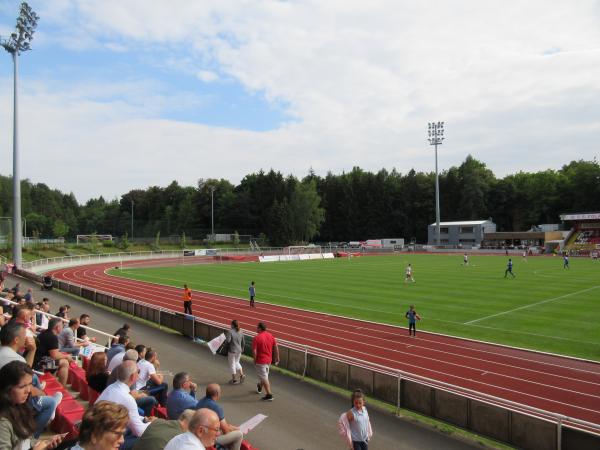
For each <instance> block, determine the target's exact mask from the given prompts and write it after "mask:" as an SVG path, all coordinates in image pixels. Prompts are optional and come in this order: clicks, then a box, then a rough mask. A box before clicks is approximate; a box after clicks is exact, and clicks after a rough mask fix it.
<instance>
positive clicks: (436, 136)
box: [428, 122, 444, 245]
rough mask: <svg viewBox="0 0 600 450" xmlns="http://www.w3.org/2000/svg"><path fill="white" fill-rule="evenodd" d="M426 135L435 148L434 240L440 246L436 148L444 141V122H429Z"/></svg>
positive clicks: (438, 181)
mask: <svg viewBox="0 0 600 450" xmlns="http://www.w3.org/2000/svg"><path fill="white" fill-rule="evenodd" d="M428 135H429V137H428V140H429V144H430V145H434V146H435V223H436V227H435V240H436V242H437V245H440V244H441V240H440V178H439V173H438V157H437V148H438V145H442V141H443V140H444V122H430V123H429V130H428Z"/></svg>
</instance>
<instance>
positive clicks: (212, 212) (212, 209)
mask: <svg viewBox="0 0 600 450" xmlns="http://www.w3.org/2000/svg"><path fill="white" fill-rule="evenodd" d="M215 189H217V188H216V187H214V186H211V187H210V222H211V227H210V230H211V231H210V236H211V239H212V240H213V241H215Z"/></svg>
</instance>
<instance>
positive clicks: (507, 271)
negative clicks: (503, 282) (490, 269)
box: [504, 258, 515, 278]
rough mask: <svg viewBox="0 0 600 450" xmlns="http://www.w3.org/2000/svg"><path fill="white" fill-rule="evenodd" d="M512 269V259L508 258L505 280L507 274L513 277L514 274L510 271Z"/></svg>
mask: <svg viewBox="0 0 600 450" xmlns="http://www.w3.org/2000/svg"><path fill="white" fill-rule="evenodd" d="M512 267H513V262H512V259H510V258H508V264H507V265H506V270H505V271H504V278H506V277H507V275H508V274H509V273H510V274H511V275H512V277H513V278H514V277H515V274H514V273H513V271H512Z"/></svg>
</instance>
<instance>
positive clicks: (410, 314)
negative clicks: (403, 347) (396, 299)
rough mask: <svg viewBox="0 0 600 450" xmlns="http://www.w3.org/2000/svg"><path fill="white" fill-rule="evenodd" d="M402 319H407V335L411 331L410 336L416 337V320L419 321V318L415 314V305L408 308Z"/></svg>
mask: <svg viewBox="0 0 600 450" xmlns="http://www.w3.org/2000/svg"><path fill="white" fill-rule="evenodd" d="M404 317H406V318H407V319H408V335H409V336H410V335H411V330H412V335H413V336H416V335H417V320H421V316H419V314H417V312H416V311H415V305H410V307H409V308H408V311H406V314H405V315H404Z"/></svg>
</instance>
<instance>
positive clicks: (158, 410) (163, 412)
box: [151, 405, 169, 419]
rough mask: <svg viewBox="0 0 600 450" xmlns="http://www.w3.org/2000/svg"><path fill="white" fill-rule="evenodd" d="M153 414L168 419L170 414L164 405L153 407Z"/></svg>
mask: <svg viewBox="0 0 600 450" xmlns="http://www.w3.org/2000/svg"><path fill="white" fill-rule="evenodd" d="M151 415H152V416H156V417H159V418H161V419H168V418H169V417H168V415H167V408H165V407H164V406H160V405H157V406H155V407H154V408H152V414H151Z"/></svg>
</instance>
